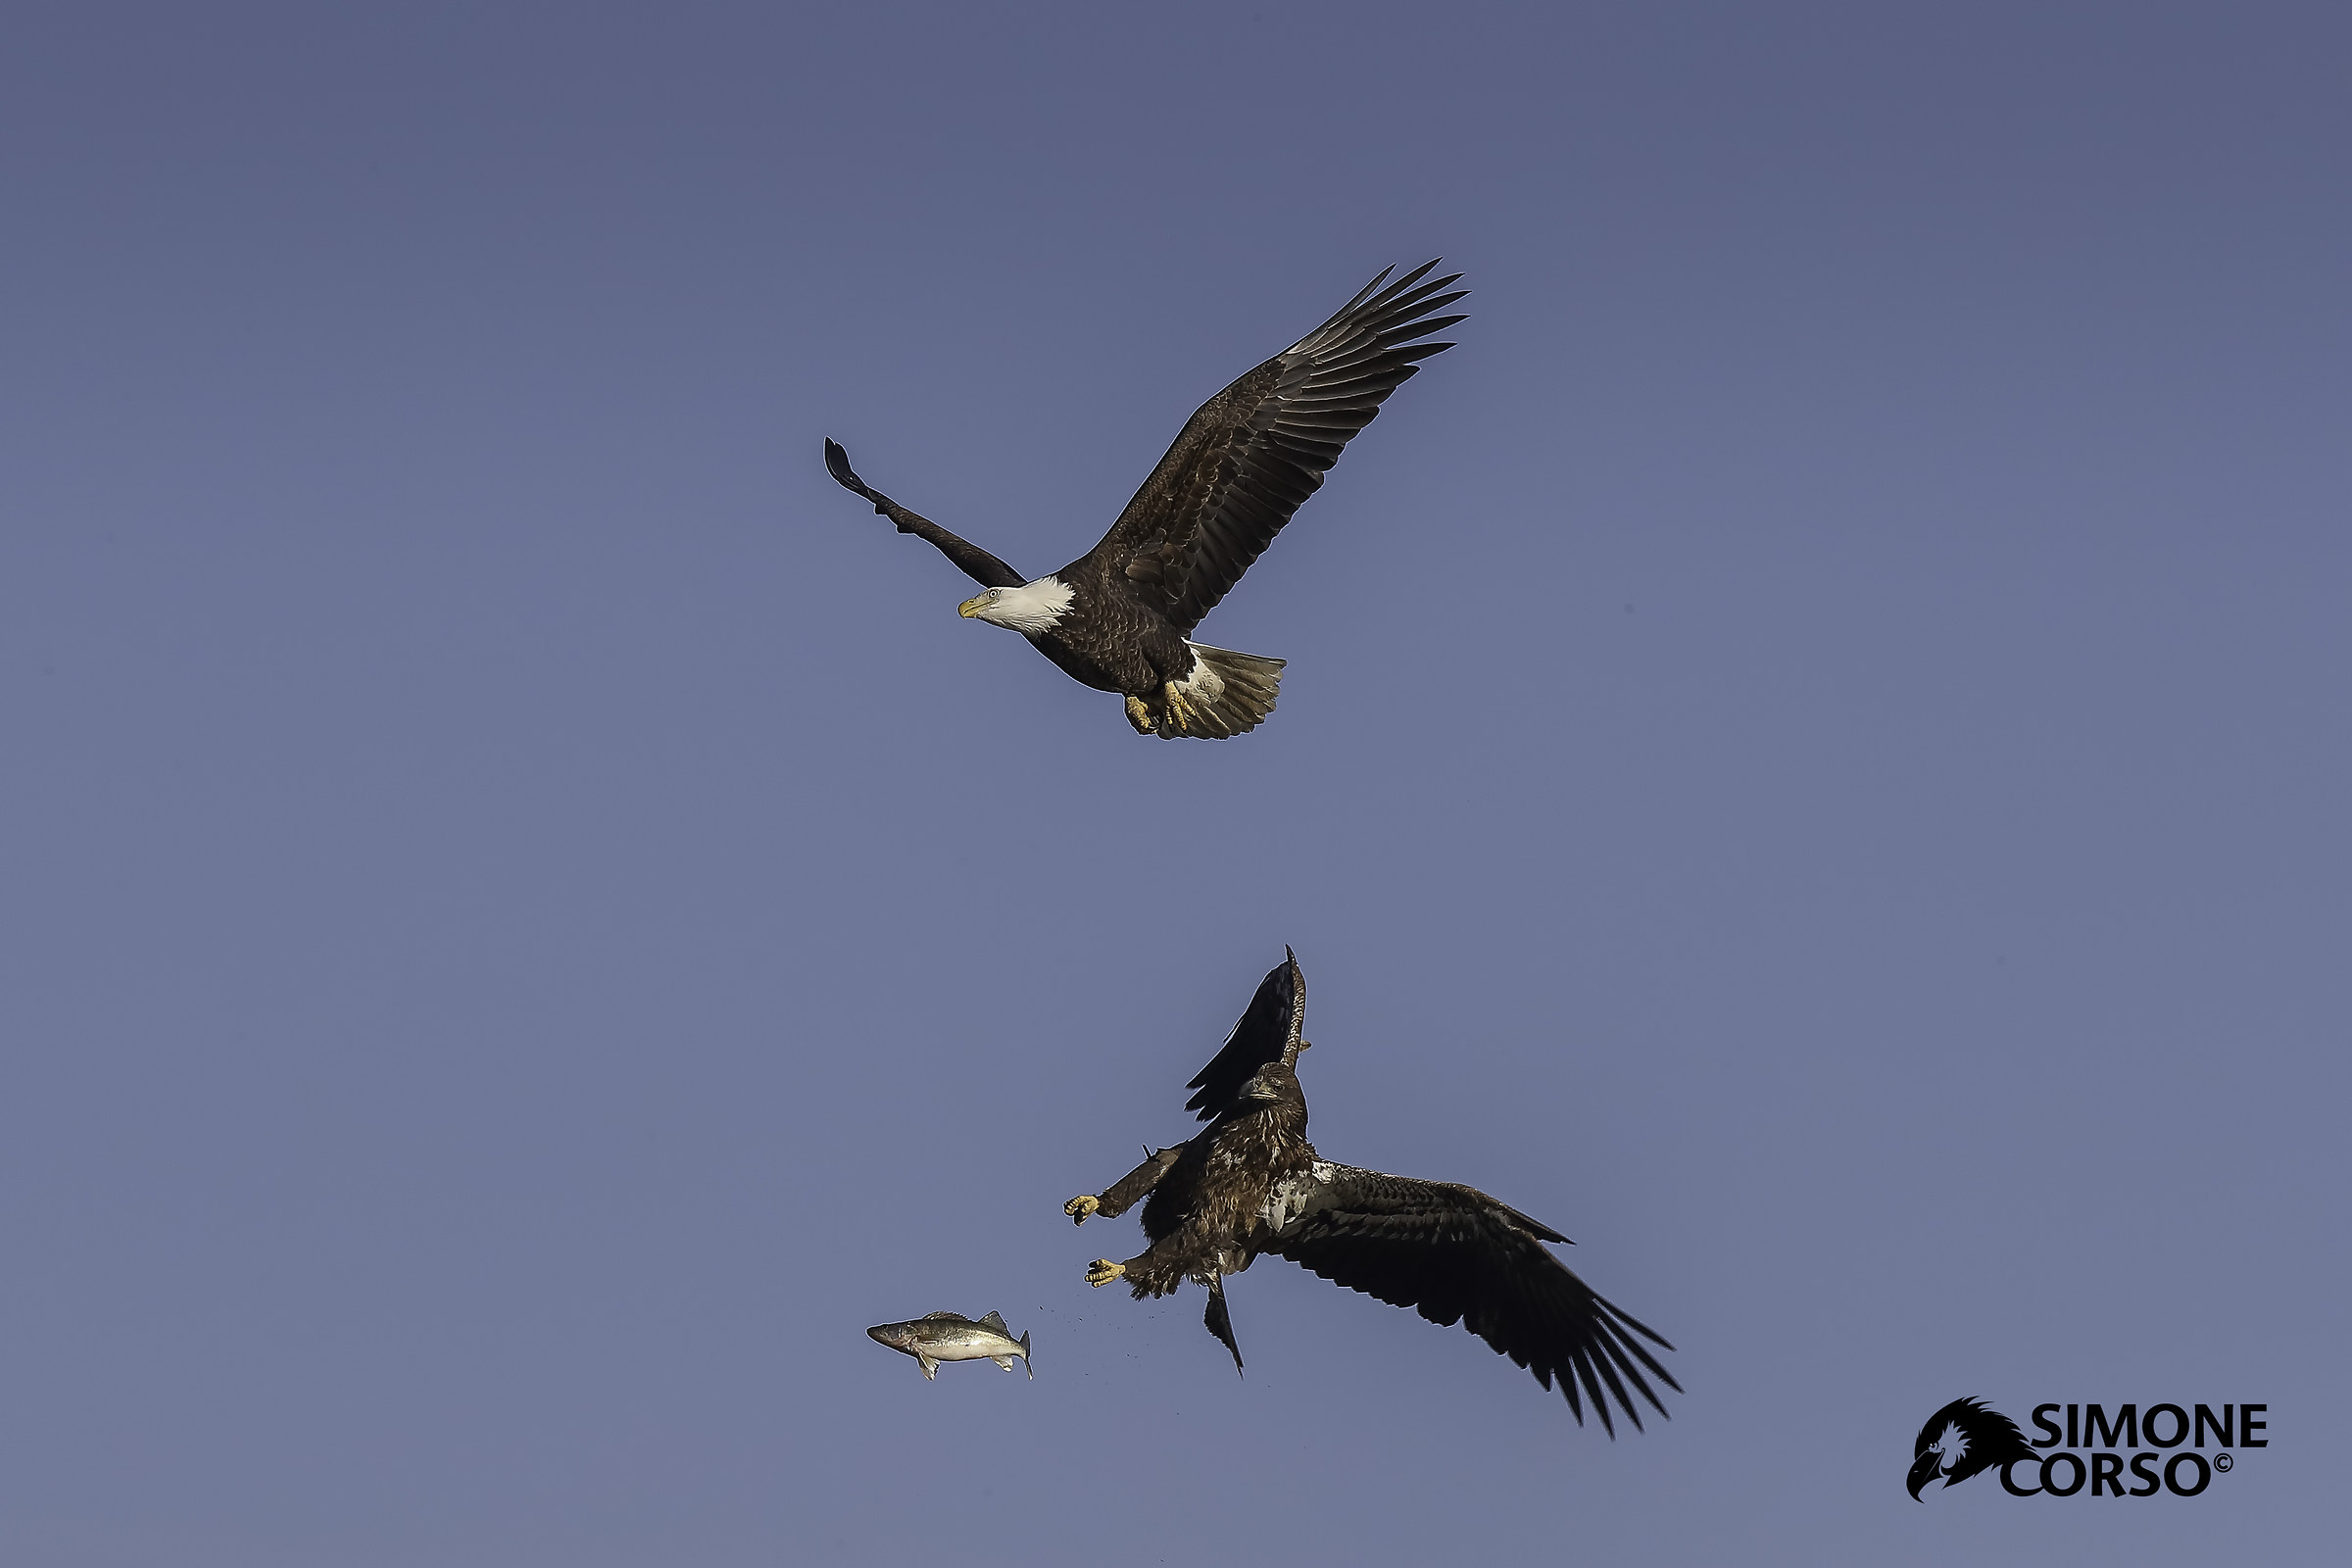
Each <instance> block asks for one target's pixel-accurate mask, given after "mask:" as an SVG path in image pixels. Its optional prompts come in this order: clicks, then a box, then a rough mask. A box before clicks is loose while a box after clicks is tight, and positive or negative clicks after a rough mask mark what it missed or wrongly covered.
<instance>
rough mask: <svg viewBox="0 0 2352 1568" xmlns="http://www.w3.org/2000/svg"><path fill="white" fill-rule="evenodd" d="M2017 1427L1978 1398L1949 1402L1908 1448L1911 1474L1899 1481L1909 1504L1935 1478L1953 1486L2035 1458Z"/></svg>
mask: <svg viewBox="0 0 2352 1568" xmlns="http://www.w3.org/2000/svg"><path fill="white" fill-rule="evenodd" d="M2040 1457H2041V1456H2040V1455H2039V1454H2037V1453H2035V1452H2034V1449H2033V1446H2032V1445H2030V1444H2028V1443H2027V1442H2026V1435H2025V1434H2024V1433H2023V1432H2020V1431H2018V1430H2017V1423H2016V1422H2014V1421H2012V1420H2010V1419H2009V1418H2008V1417H2007V1416H2005V1415H2003V1414H2001V1412H2000V1411H1998V1410H1995V1409H1994V1408H1993V1407H1992V1406H1990V1405H1988V1404H1986V1403H1985V1401H1984V1400H1983V1399H1954V1400H1953V1401H1952V1402H1951V1403H1949V1404H1947V1405H1945V1406H1944V1407H1943V1408H1942V1409H1940V1410H1938V1411H1936V1413H1935V1414H1934V1415H1932V1416H1930V1417H1928V1424H1927V1425H1926V1426H1924V1427H1921V1428H1920V1429H1919V1439H1918V1441H1917V1442H1915V1443H1913V1444H1912V1445H1911V1474H1910V1477H1909V1478H1908V1479H1907V1480H1906V1481H1905V1482H1904V1486H1905V1487H1906V1488H1907V1489H1908V1490H1909V1491H1910V1494H1911V1497H1912V1500H1913V1501H1915V1502H1925V1501H1926V1500H1927V1499H1926V1498H1925V1497H1922V1496H1920V1493H1921V1491H1922V1490H1924V1489H1925V1488H1926V1487H1927V1486H1928V1484H1929V1483H1930V1482H1932V1481H1934V1480H1935V1479H1936V1477H1937V1476H1941V1477H1943V1484H1944V1485H1945V1486H1947V1487H1956V1486H1958V1485H1959V1484H1960V1483H1961V1482H1963V1481H1966V1480H1967V1479H1968V1478H1969V1477H1970V1476H1973V1475H1977V1474H1979V1473H1981V1472H1983V1471H1986V1470H1990V1469H1993V1468H1995V1467H1996V1466H1999V1465H2004V1464H2007V1463H2010V1462H2011V1461H2012V1460H2018V1459H2038V1458H2040Z"/></svg>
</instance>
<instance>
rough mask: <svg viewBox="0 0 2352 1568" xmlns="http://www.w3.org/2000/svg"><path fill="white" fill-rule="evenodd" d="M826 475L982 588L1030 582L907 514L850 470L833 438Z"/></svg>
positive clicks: (970, 545) (973, 546) (847, 458)
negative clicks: (927, 543) (930, 546)
mask: <svg viewBox="0 0 2352 1568" xmlns="http://www.w3.org/2000/svg"><path fill="white" fill-rule="evenodd" d="M825 471H826V472H827V473H830V474H831V475H833V482H834V483H835V484H838V485H840V486H841V487H842V488H843V489H844V490H850V491H855V492H856V493H857V494H858V495H861V496H863V497H864V498H865V499H866V500H868V501H870V502H872V503H873V507H874V512H875V514H876V515H879V516H884V517H888V518H889V519H890V520H891V522H892V523H893V524H894V525H896V526H897V528H898V530H899V532H901V533H910V534H913V535H915V536H916V537H918V538H922V539H928V540H929V541H931V543H932V544H933V545H934V546H935V547H937V549H938V551H939V553H940V554H941V555H943V556H945V557H947V558H948V559H949V560H950V561H952V562H954V563H955V564H956V569H957V570H959V571H961V572H962V573H963V574H964V575H965V576H966V577H969V578H971V579H972V581H974V582H976V583H978V584H979V585H980V586H981V587H983V588H1018V587H1019V586H1020V585H1021V584H1023V583H1025V582H1027V581H1028V580H1029V579H1028V578H1026V577H1024V576H1022V575H1021V574H1020V573H1019V572H1017V571H1015V570H1013V569H1012V568H1011V567H1010V566H1007V565H1006V564H1005V563H1004V562H1002V561H999V560H998V559H997V558H996V557H994V556H992V555H990V554H989V553H988V552H987V551H985V550H983V549H981V548H980V547H979V546H978V545H976V544H973V543H972V542H971V541H970V540H968V539H961V538H958V537H956V535H955V534H952V533H950V532H948V530H947V529H945V528H942V527H941V526H940V525H939V524H938V523H936V522H933V521H932V520H931V519H930V518H929V517H926V516H924V515H921V514H920V513H914V512H909V511H907V509H906V508H905V507H902V506H900V505H899V504H898V503H897V502H896V501H893V500H891V499H890V497H888V496H886V495H884V494H883V493H882V492H881V491H879V490H876V489H874V488H873V487H872V486H871V485H868V484H867V483H866V482H865V481H864V480H863V479H860V478H858V470H857V469H855V468H853V467H851V466H850V455H849V453H848V452H846V451H844V450H843V449H842V445H841V443H840V442H838V441H835V440H832V439H830V438H828V439H827V440H826V442H825Z"/></svg>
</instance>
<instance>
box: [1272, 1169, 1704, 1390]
mask: <svg viewBox="0 0 2352 1568" xmlns="http://www.w3.org/2000/svg"><path fill="white" fill-rule="evenodd" d="M1269 1206H1270V1209H1271V1212H1269V1214H1268V1215H1267V1218H1268V1220H1269V1221H1270V1222H1272V1223H1273V1224H1274V1227H1275V1229H1274V1237H1273V1241H1272V1242H1271V1244H1270V1245H1268V1246H1267V1247H1266V1249H1265V1250H1267V1251H1270V1252H1275V1253H1278V1254H1279V1255H1281V1256H1283V1257H1287V1258H1289V1259H1290V1260H1291V1261H1292V1262H1294V1263H1299V1264H1301V1265H1303V1266H1305V1267H1306V1268H1309V1269H1311V1270H1313V1271H1314V1272H1315V1273H1317V1274H1320V1275H1322V1276H1323V1277H1324V1278H1325V1279H1327V1280H1331V1281H1333V1282H1335V1283H1337V1284H1340V1285H1345V1286H1347V1287H1348V1289H1349V1290H1351V1291H1362V1292H1363V1293H1365V1294H1366V1295H1367V1296H1376V1297H1378V1298H1380V1299H1382V1300H1384V1301H1387V1302H1389V1303H1391V1304H1392V1305H1395V1306H1409V1307H1412V1308H1413V1309H1414V1310H1415V1311H1417V1312H1419V1313H1420V1314H1421V1315H1422V1316H1423V1317H1425V1318H1427V1319H1429V1320H1430V1321H1431V1322H1432V1323H1456V1322H1458V1323H1460V1324H1461V1325H1462V1326H1463V1327H1464V1328H1466V1329H1468V1330H1469V1331H1470V1332H1471V1333H1473V1334H1476V1335H1477V1336H1479V1338H1481V1339H1483V1340H1485V1341H1486V1342H1487V1343H1488V1344H1489V1345H1492V1346H1493V1347H1495V1349H1496V1350H1497V1351H1499V1352H1500V1353H1502V1354H1504V1355H1507V1356H1509V1357H1510V1358H1511V1359H1512V1360H1513V1361H1516V1362H1517V1363H1519V1365H1521V1366H1523V1367H1526V1368H1527V1369H1528V1370H1529V1371H1531V1372H1533V1373H1534V1374H1535V1375H1536V1381H1537V1382H1539V1383H1541V1384H1543V1385H1544V1387H1545V1388H1547V1389H1548V1388H1550V1387H1551V1384H1552V1379H1554V1378H1555V1377H1556V1378H1557V1379H1559V1383H1560V1392H1561V1393H1562V1394H1564V1395H1566V1396H1567V1397H1568V1407H1569V1408H1570V1409H1571V1410H1574V1411H1575V1412H1576V1419H1577V1421H1578V1423H1579V1424H1580V1425H1581V1424H1582V1423H1583V1421H1584V1419H1585V1410H1584V1405H1583V1403H1582V1401H1581V1400H1580V1399H1579V1398H1578V1388H1579V1386H1580V1385H1581V1386H1582V1388H1583V1391H1584V1393H1586V1394H1587V1395H1590V1396H1591V1397H1592V1399H1593V1411H1594V1413H1596V1414H1597V1415H1598V1416H1599V1417H1600V1424H1601V1426H1602V1427H1604V1428H1605V1429H1607V1431H1608V1433H1609V1435H1610V1436H1611V1437H1615V1436H1616V1435H1617V1428H1616V1425H1615V1423H1614V1422H1613V1421H1612V1420H1611V1419H1610V1412H1609V1402H1610V1399H1611V1397H1614V1398H1615V1400H1616V1402H1617V1405H1618V1406H1619V1408H1621V1409H1623V1410H1624V1412H1625V1414H1626V1416H1627V1418H1628V1419H1629V1420H1631V1421H1632V1422H1633V1423H1634V1425H1635V1427H1636V1428H1637V1429H1638V1428H1640V1427H1641V1425H1642V1412H1641V1411H1640V1410H1639V1409H1637V1408H1636V1407H1635V1404H1634V1401H1633V1398H1632V1397H1631V1395H1630V1394H1629V1393H1628V1392H1627V1390H1628V1387H1629V1386H1630V1387H1631V1389H1632V1391H1633V1393H1637V1394H1640V1395H1641V1396H1642V1397H1643V1398H1644V1399H1647V1400H1648V1401H1649V1403H1650V1405H1651V1406H1652V1407H1653V1408H1654V1409H1656V1410H1657V1411H1658V1413H1659V1414H1661V1415H1663V1414H1665V1413H1666V1407H1665V1405H1663V1404H1661V1403H1659V1402H1658V1397H1657V1395H1656V1393H1655V1392H1654V1391H1652V1390H1651V1388H1650V1386H1649V1383H1648V1380H1647V1379H1646V1378H1645V1377H1644V1376H1643V1375H1642V1374H1643V1373H1644V1371H1646V1372H1647V1373H1648V1374H1649V1376H1651V1377H1655V1378H1656V1379H1658V1381H1660V1382H1661V1383H1664V1384H1665V1385H1666V1386H1667V1387H1668V1388H1670V1389H1673V1390H1674V1391H1675V1392H1677V1393H1678V1394H1679V1393H1680V1392H1682V1385H1681V1384H1679V1383H1677V1382H1675V1381H1674V1378H1673V1376H1672V1375H1671V1374H1670V1373H1668V1372H1667V1370H1666V1369H1665V1368H1664V1367H1663V1366H1660V1365H1659V1364H1658V1361H1657V1358H1656V1357H1655V1356H1653V1355H1652V1354H1650V1352H1649V1350H1648V1349H1647V1348H1645V1347H1644V1346H1643V1345H1642V1341H1643V1340H1648V1341H1649V1342H1651V1343H1652V1344H1654V1345H1657V1346H1660V1347H1662V1348H1666V1349H1669V1350H1671V1349H1673V1348H1674V1347H1673V1346H1671V1345H1668V1344H1667V1343H1666V1341H1665V1340H1664V1339H1662V1338H1661V1337H1660V1336H1659V1335H1658V1334H1657V1332H1656V1331H1655V1330H1653V1329H1650V1328H1649V1327H1647V1326H1646V1325H1644V1324H1642V1323H1641V1322H1638V1321H1637V1320H1635V1319H1634V1318H1632V1317H1630V1316H1628V1315H1627V1314H1626V1313H1624V1312H1622V1311H1620V1310H1619V1309H1618V1308H1617V1307H1615V1306H1613V1305H1611V1304H1610V1303H1609V1302H1608V1301H1607V1300H1605V1299H1602V1298H1601V1297H1600V1296H1599V1295H1598V1294H1596V1293H1595V1292H1594V1291H1593V1288H1592V1287H1591V1286H1589V1285H1587V1284H1586V1283H1585V1282H1584V1281H1583V1280H1580V1279H1578V1278H1577V1277H1576V1276H1575V1275H1574V1274H1573V1273H1571V1272H1569V1270H1568V1268H1567V1266H1566V1265H1565V1264H1563V1263H1561V1262H1560V1260H1559V1259H1558V1258H1556V1257H1554V1256H1552V1255H1551V1253H1550V1252H1548V1251H1546V1250H1544V1243H1545V1242H1564V1241H1566V1240H1567V1238H1566V1237H1564V1236H1562V1235H1560V1233H1559V1232H1557V1231H1555V1230H1552V1229H1551V1228H1550V1227H1549V1226H1546V1225H1543V1224H1540V1223H1538V1222H1537V1221H1535V1220H1532V1219H1530V1218H1528V1217H1527V1216H1526V1215H1525V1214H1522V1213H1520V1212H1519V1211H1518V1210H1517V1209H1515V1208H1512V1207H1510V1206H1508V1205H1507V1204H1504V1203H1499V1202H1496V1201H1495V1200H1494V1199H1492V1198H1489V1197H1488V1196H1487V1195H1486V1194H1484V1193H1482V1192H1480V1191H1478V1190H1477V1189H1476V1188H1474V1187H1461V1186H1456V1185H1455V1184H1453V1183H1451V1182H1423V1181H1414V1180H1412V1179H1410V1178H1409V1177H1404V1176H1384V1175H1382V1174H1381V1173H1380V1172H1379V1171H1372V1170H1358V1169H1357V1168H1355V1167H1354V1166H1352V1165H1335V1164H1332V1163H1330V1162H1328V1161H1322V1160H1318V1161H1317V1162H1316V1163H1315V1166H1314V1170H1313V1172H1312V1174H1311V1175H1308V1176H1303V1177H1298V1178H1294V1179H1293V1180H1291V1181H1289V1182H1286V1183H1284V1184H1283V1185H1282V1186H1281V1187H1279V1188H1277V1189H1276V1192H1275V1196H1274V1198H1273V1200H1272V1202H1271V1204H1270V1205H1269Z"/></svg>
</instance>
